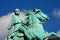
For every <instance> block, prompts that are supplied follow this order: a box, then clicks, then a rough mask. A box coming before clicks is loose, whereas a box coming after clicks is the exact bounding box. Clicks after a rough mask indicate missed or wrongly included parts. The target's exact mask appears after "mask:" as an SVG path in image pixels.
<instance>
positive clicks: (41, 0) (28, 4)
mask: <svg viewBox="0 0 60 40" xmlns="http://www.w3.org/2000/svg"><path fill="white" fill-rule="evenodd" d="M15 8H19V9H21V10H23V9H32V8H39V9H41V10H42V11H43V12H44V13H46V14H47V15H48V16H49V17H50V20H49V21H48V22H47V23H46V24H45V26H44V28H45V30H47V31H48V32H51V31H54V32H56V31H58V30H60V19H59V18H55V17H54V16H53V15H52V12H53V9H54V8H57V9H60V0H0V17H1V16H4V15H7V13H9V12H13V11H14V9H15Z"/></svg>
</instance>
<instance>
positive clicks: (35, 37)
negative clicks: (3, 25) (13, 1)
mask: <svg viewBox="0 0 60 40" xmlns="http://www.w3.org/2000/svg"><path fill="white" fill-rule="evenodd" d="M19 14H20V10H19V9H15V11H14V15H12V17H11V20H10V23H9V26H8V30H10V29H11V28H12V27H13V26H14V31H13V32H12V33H11V34H10V35H9V36H8V37H7V39H6V40H45V39H46V38H48V37H50V36H52V35H55V36H56V37H58V38H60V35H58V34H56V33H54V32H51V33H48V34H46V33H45V30H44V28H43V23H46V22H47V21H48V20H49V17H48V16H47V15H46V14H44V13H43V12H42V11H41V10H40V9H33V10H29V11H27V13H26V15H25V16H26V18H25V20H24V21H23V20H21V19H20V17H19ZM24 37H25V38H24ZM26 38H27V39H26Z"/></svg>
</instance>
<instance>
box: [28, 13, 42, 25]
mask: <svg viewBox="0 0 60 40" xmlns="http://www.w3.org/2000/svg"><path fill="white" fill-rule="evenodd" d="M29 23H30V24H40V23H41V21H40V20H39V19H38V18H37V17H36V16H35V15H34V14H32V15H30V16H29Z"/></svg>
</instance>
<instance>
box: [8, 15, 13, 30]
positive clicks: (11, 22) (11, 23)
mask: <svg viewBox="0 0 60 40" xmlns="http://www.w3.org/2000/svg"><path fill="white" fill-rule="evenodd" d="M12 26H13V16H12V17H11V19H10V23H9V25H8V30H10V29H11V28H12Z"/></svg>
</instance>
